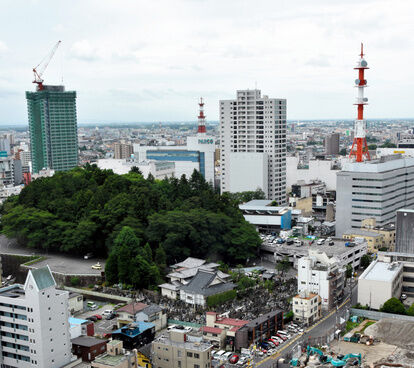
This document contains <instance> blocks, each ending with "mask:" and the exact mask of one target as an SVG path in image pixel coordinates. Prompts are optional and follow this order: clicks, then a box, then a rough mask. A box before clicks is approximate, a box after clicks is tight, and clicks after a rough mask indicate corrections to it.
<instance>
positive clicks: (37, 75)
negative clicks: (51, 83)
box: [33, 41, 62, 91]
mask: <svg viewBox="0 0 414 368" xmlns="http://www.w3.org/2000/svg"><path fill="white" fill-rule="evenodd" d="M61 42H62V41H58V42H57V43H56V45H55V46H53V48H52V50H51V51H50V52H49V54H48V55H46V56H45V57H44V58H43V59H42V61H41V62H40V63H39V64H38V65H36V66H35V67H34V68H33V73H34V81H33V83H36V84H37V88H36V89H37V91H41V90H42V89H43V79H42V75H43V73H44V72H45V70H46V68H47V66H48V65H49V63H50V60H52V58H53V55H54V54H55V52H56V50H57V48H58V47H59V45H60V43H61Z"/></svg>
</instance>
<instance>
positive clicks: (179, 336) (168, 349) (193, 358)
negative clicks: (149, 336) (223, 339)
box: [152, 329, 213, 368]
mask: <svg viewBox="0 0 414 368" xmlns="http://www.w3.org/2000/svg"><path fill="white" fill-rule="evenodd" d="M212 347H213V345H211V344H210V343H207V342H203V341H202V340H201V339H200V341H199V342H198V341H197V342H192V341H189V340H188V339H187V335H186V333H185V332H184V331H182V330H177V329H172V330H171V331H170V332H169V335H168V336H166V335H165V334H164V335H160V336H159V337H157V338H156V339H155V340H154V341H153V342H152V357H153V358H152V364H153V366H154V368H194V367H199V368H210V367H211V349H212Z"/></svg>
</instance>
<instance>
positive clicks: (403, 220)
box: [395, 210, 414, 254]
mask: <svg viewBox="0 0 414 368" xmlns="http://www.w3.org/2000/svg"><path fill="white" fill-rule="evenodd" d="M413 234H414V212H412V211H404V210H401V211H398V212H397V227H396V234H395V251H396V252H400V253H413V254H414V237H413Z"/></svg>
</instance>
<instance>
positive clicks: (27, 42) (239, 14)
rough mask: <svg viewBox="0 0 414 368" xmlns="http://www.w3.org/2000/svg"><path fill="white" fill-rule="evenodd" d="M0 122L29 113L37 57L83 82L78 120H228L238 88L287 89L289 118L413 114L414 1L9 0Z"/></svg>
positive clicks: (72, 81) (0, 22)
mask: <svg viewBox="0 0 414 368" xmlns="http://www.w3.org/2000/svg"><path fill="white" fill-rule="evenodd" d="M1 5H2V11H1V12H0V124H3V125H4V124H25V123H27V107H26V100H25V91H31V90H34V85H33V84H32V83H31V82H32V79H33V73H32V68H33V67H34V66H36V65H37V64H38V63H39V62H40V61H41V60H42V59H43V58H44V57H45V56H46V55H47V54H48V53H49V52H50V50H51V49H52V47H53V46H54V44H56V42H57V41H58V40H61V41H62V43H61V45H60V46H59V48H58V50H57V52H56V54H55V56H54V58H53V59H52V60H51V62H50V64H49V67H48V68H47V69H46V71H45V73H44V75H43V78H44V80H45V84H61V83H62V80H63V84H64V85H65V86H66V89H67V90H76V91H77V110H78V111H77V112H78V122H79V123H107V122H112V123H114V122H115V123H116V122H120V123H121V122H147V121H148V122H150V121H153V122H158V121H193V120H196V117H197V109H198V105H197V102H198V99H199V97H201V96H203V97H204V99H205V103H206V104H205V113H206V115H207V121H208V120H218V110H219V109H218V107H219V100H220V99H231V98H235V96H236V91H237V90H239V89H253V88H255V87H257V88H259V89H261V90H262V94H266V95H268V96H269V97H273V98H286V99H287V106H288V110H287V115H288V119H290V120H301V119H354V118H355V115H356V111H355V110H356V108H355V106H353V103H354V102H355V96H356V88H354V83H355V82H354V81H355V79H356V78H357V74H356V71H355V70H353V68H354V67H355V65H356V62H357V60H358V54H359V52H360V43H361V42H364V50H365V53H366V60H367V62H368V66H369V67H370V69H369V70H368V71H367V73H366V79H367V81H368V85H369V88H367V89H366V96H367V97H368V99H369V106H368V107H367V109H366V114H365V116H366V118H371V119H376V118H413V117H414V113H413V109H412V105H413V98H414V92H413V91H414V68H413V67H412V65H413V64H414V47H413V46H414V37H413V35H414V22H413V14H414V1H412V0H392V1H391V0H388V1H380V0H364V1H361V0H359V1H355V0H343V1H336V0H326V1H325V0H323V1H322V0H312V1H309V0H295V1H292V0H256V1H252V0H250V1H244V0H165V1H164V0H151V1H143V0H72V1H56V0H38V1H35V0H2V1H1Z"/></svg>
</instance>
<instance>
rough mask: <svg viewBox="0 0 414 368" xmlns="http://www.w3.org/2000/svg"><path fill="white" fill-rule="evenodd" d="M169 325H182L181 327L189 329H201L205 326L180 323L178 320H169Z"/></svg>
mask: <svg viewBox="0 0 414 368" xmlns="http://www.w3.org/2000/svg"><path fill="white" fill-rule="evenodd" d="M167 323H168V324H169V325H181V326H188V327H194V328H201V327H202V326H203V325H201V324H199V323H194V322H185V321H179V320H178V319H167Z"/></svg>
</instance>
